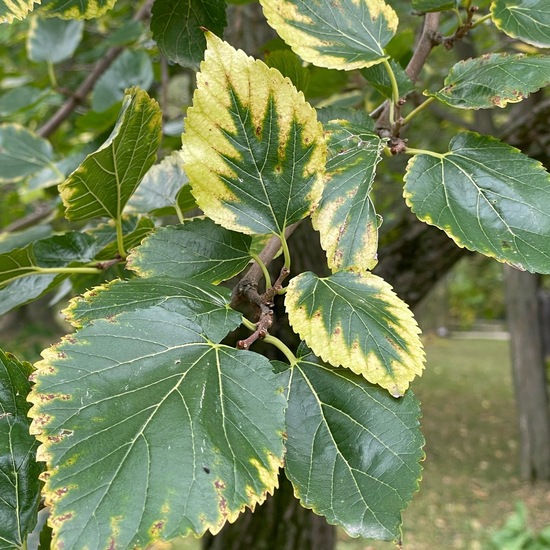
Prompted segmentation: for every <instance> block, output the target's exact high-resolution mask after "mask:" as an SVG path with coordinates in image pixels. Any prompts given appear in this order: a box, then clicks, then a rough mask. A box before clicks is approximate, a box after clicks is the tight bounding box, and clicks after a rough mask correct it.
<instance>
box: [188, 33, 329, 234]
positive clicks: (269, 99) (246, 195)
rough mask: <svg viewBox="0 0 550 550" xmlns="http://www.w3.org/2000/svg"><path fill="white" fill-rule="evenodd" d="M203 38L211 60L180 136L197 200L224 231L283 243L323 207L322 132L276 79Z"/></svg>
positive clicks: (220, 44)
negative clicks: (270, 237) (276, 238)
mask: <svg viewBox="0 0 550 550" xmlns="http://www.w3.org/2000/svg"><path fill="white" fill-rule="evenodd" d="M206 36H207V42H208V49H207V50H206V60H205V61H204V62H203V64H202V65H201V72H200V73H198V74H197V91H196V92H195V95H194V98H193V106H192V107H191V108H189V110H188V111H187V119H186V123H185V133H184V134H183V136H182V141H183V158H184V161H185V166H184V168H185V171H186V173H187V176H188V177H189V181H190V182H191V186H192V189H193V194H194V195H195V198H196V199H197V203H198V205H199V207H200V208H201V209H202V210H203V212H204V213H205V214H206V215H207V216H209V217H210V218H212V219H213V220H214V221H215V222H217V223H219V224H220V225H223V226H224V227H226V228H227V229H232V230H234V231H240V232H242V233H248V234H254V233H259V234H263V233H275V234H276V235H281V234H282V233H283V232H284V230H285V228H286V227H288V226H289V225H290V224H292V223H294V222H297V221H299V220H301V219H302V218H304V217H305V216H307V215H308V214H309V213H310V211H311V210H312V208H313V207H314V206H315V205H316V203H317V202H318V201H319V199H320V195H321V193H322V187H323V181H322V173H323V171H324V167H325V152H326V146H325V143H324V141H323V131H322V127H321V125H320V124H319V122H317V116H316V112H315V110H314V109H313V108H312V107H311V106H310V105H309V104H308V103H306V101H305V100H304V96H303V94H301V93H298V92H297V91H296V89H295V88H294V86H292V84H291V83H290V82H289V80H288V79H285V78H283V76H282V75H281V74H280V73H279V72H278V71H276V70H275V69H270V68H268V67H267V66H266V65H265V63H263V62H261V61H257V60H254V59H252V58H251V57H248V56H247V55H246V54H245V53H244V52H242V51H240V50H239V51H237V50H235V49H233V48H232V47H231V46H230V45H229V44H227V43H225V42H222V41H221V40H220V39H219V38H217V37H215V36H214V35H212V34H210V33H207V35H206ZM259 83H262V85H259Z"/></svg>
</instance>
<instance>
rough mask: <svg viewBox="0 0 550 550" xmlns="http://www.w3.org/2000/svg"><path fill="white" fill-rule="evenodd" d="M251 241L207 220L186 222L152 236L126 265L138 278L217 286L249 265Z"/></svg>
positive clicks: (162, 229)
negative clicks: (196, 282) (179, 280)
mask: <svg viewBox="0 0 550 550" xmlns="http://www.w3.org/2000/svg"><path fill="white" fill-rule="evenodd" d="M251 240H252V239H251V238H250V237H249V236H248V235H242V234H241V233H235V232H234V231H229V230H228V229H225V228H223V227H220V226H219V225H216V224H215V223H214V222H213V221H212V220H209V219H195V220H189V221H186V222H185V223H184V224H181V225H177V226H173V227H163V228H161V229H159V230H158V231H156V232H155V233H153V234H152V235H151V236H150V237H148V238H147V239H146V240H145V241H144V242H143V244H142V245H141V246H140V247H138V248H136V249H135V250H134V251H133V252H132V253H131V254H130V256H129V257H128V264H127V265H128V267H129V268H130V269H132V270H133V271H135V272H136V273H137V274H138V275H140V276H141V277H172V278H174V279H180V278H181V279H189V278H192V277H196V278H197V279H200V280H201V281H205V282H209V283H219V282H221V281H225V280H227V279H230V278H231V277H233V276H234V275H237V274H238V273H240V272H241V271H242V270H243V269H244V268H245V267H246V266H247V265H248V262H250V260H251V258H250V244H251Z"/></svg>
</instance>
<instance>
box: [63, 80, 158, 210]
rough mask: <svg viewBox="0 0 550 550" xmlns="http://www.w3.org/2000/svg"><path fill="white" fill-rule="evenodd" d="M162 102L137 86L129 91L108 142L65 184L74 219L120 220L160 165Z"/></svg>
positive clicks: (66, 195)
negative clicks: (144, 180)
mask: <svg viewBox="0 0 550 550" xmlns="http://www.w3.org/2000/svg"><path fill="white" fill-rule="evenodd" d="M161 118H162V117H161V112H160V109H159V106H158V103H157V102H156V101H155V100H153V99H150V98H149V96H148V95H147V93H146V92H144V91H143V90H139V89H137V88H131V89H130V90H128V93H127V94H126V97H125V99H124V104H123V106H122V110H121V113H120V116H119V118H118V121H117V123H116V126H115V128H114V129H113V132H112V133H111V135H110V136H109V138H108V139H107V141H106V142H105V143H104V144H103V145H102V146H101V147H100V148H99V149H98V150H97V151H96V152H95V153H92V154H91V155H88V156H87V157H86V159H85V160H84V162H83V163H82V164H81V165H80V167H79V168H78V169H77V170H75V171H74V172H73V173H72V174H71V175H70V176H69V177H68V178H67V180H66V181H65V182H64V183H62V184H61V185H60V186H59V190H60V193H61V198H62V199H63V204H64V205H65V209H66V210H65V216H66V217H67V218H68V219H70V220H88V219H90V218H96V217H100V216H108V217H110V218H112V219H118V218H119V217H120V215H121V213H122V210H123V208H124V206H125V204H126V203H127V202H128V199H129V198H130V196H131V195H132V193H133V192H134V190H135V189H136V187H137V186H138V184H139V182H140V181H141V179H142V178H143V176H144V174H145V173H146V172H147V170H148V169H149V167H150V166H151V165H152V164H153V163H154V161H155V157H156V153H157V149H158V146H159V143H160V139H161Z"/></svg>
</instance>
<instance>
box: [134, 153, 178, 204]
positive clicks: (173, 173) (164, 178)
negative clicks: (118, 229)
mask: <svg viewBox="0 0 550 550" xmlns="http://www.w3.org/2000/svg"><path fill="white" fill-rule="evenodd" d="M187 183H188V179H187V176H186V175H185V172H184V171H183V161H182V159H181V153H180V152H179V151H175V152H173V153H172V154H171V155H169V156H167V157H164V159H162V161H161V162H160V163H158V164H155V165H154V166H151V168H150V169H149V171H148V172H147V174H145V176H144V177H143V180H142V181H141V183H140V184H139V187H138V188H137V189H136V192H135V193H134V194H133V195H132V197H131V198H130V200H129V201H128V204H127V206H126V208H127V210H129V211H131V212H154V211H155V210H160V209H162V208H169V207H171V209H172V213H174V212H175V209H176V206H177V204H178V200H177V198H178V193H179V192H180V191H181V188H182V187H183V186H184V185H186V184H187Z"/></svg>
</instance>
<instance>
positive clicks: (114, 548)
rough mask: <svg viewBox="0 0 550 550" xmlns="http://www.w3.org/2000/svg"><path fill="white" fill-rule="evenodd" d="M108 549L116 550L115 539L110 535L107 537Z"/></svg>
mask: <svg viewBox="0 0 550 550" xmlns="http://www.w3.org/2000/svg"><path fill="white" fill-rule="evenodd" d="M108 550H116V541H115V539H114V537H111V538H110V539H109V548H108Z"/></svg>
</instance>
